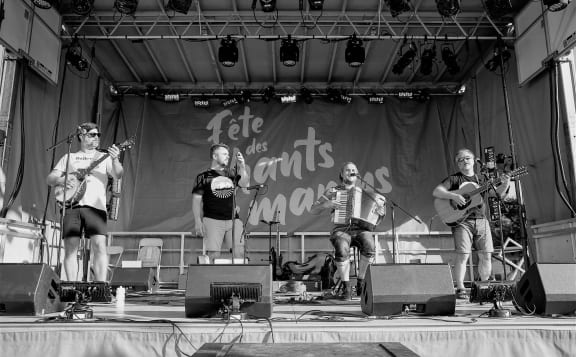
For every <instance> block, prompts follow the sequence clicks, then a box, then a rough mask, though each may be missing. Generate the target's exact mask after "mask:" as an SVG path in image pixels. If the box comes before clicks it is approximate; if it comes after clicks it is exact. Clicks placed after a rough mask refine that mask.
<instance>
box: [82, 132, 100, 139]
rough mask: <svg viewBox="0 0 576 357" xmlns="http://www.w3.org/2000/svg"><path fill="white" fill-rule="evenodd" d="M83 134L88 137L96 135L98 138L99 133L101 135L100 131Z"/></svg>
mask: <svg viewBox="0 0 576 357" xmlns="http://www.w3.org/2000/svg"><path fill="white" fill-rule="evenodd" d="M84 135H86V136H87V137H89V138H96V137H98V138H99V137H100V135H102V134H100V133H87V134H84Z"/></svg>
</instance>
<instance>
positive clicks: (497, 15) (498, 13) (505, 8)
mask: <svg viewBox="0 0 576 357" xmlns="http://www.w3.org/2000/svg"><path fill="white" fill-rule="evenodd" d="M483 4H484V8H485V9H486V12H488V15H490V17H491V18H493V19H494V20H500V19H502V18H503V17H504V16H506V15H508V14H509V13H510V12H511V11H512V3H511V2H510V0H486V1H484V2H483Z"/></svg>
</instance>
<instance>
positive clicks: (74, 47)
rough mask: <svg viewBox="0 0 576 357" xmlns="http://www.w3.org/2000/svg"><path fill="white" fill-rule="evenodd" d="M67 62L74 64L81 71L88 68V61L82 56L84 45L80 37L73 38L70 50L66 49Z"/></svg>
mask: <svg viewBox="0 0 576 357" xmlns="http://www.w3.org/2000/svg"><path fill="white" fill-rule="evenodd" d="M66 63H68V64H69V65H71V66H73V67H74V68H76V70H78V71H79V72H84V71H85V70H86V68H88V61H86V59H84V57H83V56H82V47H80V44H79V43H78V39H76V38H75V39H73V40H72V43H71V44H70V47H68V51H66Z"/></svg>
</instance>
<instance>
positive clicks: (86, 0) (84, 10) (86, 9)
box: [72, 0, 94, 16]
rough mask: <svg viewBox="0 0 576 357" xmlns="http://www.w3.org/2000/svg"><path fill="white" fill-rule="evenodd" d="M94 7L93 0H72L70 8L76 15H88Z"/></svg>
mask: <svg viewBox="0 0 576 357" xmlns="http://www.w3.org/2000/svg"><path fill="white" fill-rule="evenodd" d="M93 9H94V0H74V1H72V10H73V11H74V13H75V14H77V15H82V16H86V15H90V13H91V12H92V10H93Z"/></svg>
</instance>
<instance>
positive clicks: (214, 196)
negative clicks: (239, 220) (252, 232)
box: [192, 169, 240, 220]
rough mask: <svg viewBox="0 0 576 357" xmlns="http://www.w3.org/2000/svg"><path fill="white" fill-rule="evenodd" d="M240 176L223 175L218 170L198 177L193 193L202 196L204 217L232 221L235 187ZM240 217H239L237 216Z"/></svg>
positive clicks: (203, 173) (205, 172)
mask: <svg viewBox="0 0 576 357" xmlns="http://www.w3.org/2000/svg"><path fill="white" fill-rule="evenodd" d="M238 180H240V175H238V176H236V177H234V175H231V174H228V175H222V174H220V172H218V171H216V170H212V169H210V170H208V171H204V172H202V173H200V174H199V175H198V176H196V183H195V185H194V188H193V189H192V193H194V194H198V195H201V196H202V203H203V211H204V217H208V218H212V219H218V220H228V219H232V205H233V204H234V202H233V193H234V187H235V185H236V184H237V183H238ZM236 217H238V215H236Z"/></svg>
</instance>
